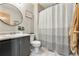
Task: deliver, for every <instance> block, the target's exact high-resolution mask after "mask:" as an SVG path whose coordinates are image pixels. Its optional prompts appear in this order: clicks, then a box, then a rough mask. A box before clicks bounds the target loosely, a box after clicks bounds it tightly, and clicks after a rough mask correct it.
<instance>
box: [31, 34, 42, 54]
mask: <svg viewBox="0 0 79 59" xmlns="http://www.w3.org/2000/svg"><path fill="white" fill-rule="evenodd" d="M34 36H35V35H34V34H31V36H30V43H31V45H32V46H33V47H34V52H35V53H39V47H40V46H41V42H40V41H38V40H34Z"/></svg>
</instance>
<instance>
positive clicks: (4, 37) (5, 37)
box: [0, 34, 30, 41]
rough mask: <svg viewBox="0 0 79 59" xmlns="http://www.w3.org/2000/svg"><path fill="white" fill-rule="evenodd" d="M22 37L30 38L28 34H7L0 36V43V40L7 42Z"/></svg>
mask: <svg viewBox="0 0 79 59" xmlns="http://www.w3.org/2000/svg"><path fill="white" fill-rule="evenodd" d="M24 36H30V34H7V35H0V41H1V40H8V39H13V38H19V37H24Z"/></svg>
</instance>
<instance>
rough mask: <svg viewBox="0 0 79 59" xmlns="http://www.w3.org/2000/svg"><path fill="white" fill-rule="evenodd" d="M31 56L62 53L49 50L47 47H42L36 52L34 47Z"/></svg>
mask: <svg viewBox="0 0 79 59" xmlns="http://www.w3.org/2000/svg"><path fill="white" fill-rule="evenodd" d="M30 56H61V55H59V54H57V53H54V52H51V51H48V50H47V49H46V48H44V47H42V48H40V51H39V53H35V52H34V50H33V49H32V52H31V55H30Z"/></svg>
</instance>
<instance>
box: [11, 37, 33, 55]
mask: <svg viewBox="0 0 79 59" xmlns="http://www.w3.org/2000/svg"><path fill="white" fill-rule="evenodd" d="M30 53H31V51H30V36H25V37H19V38H14V39H12V56H29V55H30Z"/></svg>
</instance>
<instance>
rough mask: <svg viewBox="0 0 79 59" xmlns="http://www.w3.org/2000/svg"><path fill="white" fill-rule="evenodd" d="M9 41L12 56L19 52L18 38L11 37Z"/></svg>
mask: <svg viewBox="0 0 79 59" xmlns="http://www.w3.org/2000/svg"><path fill="white" fill-rule="evenodd" d="M11 42H12V56H19V52H20V49H19V48H20V43H19V42H20V41H19V39H17V38H15V39H12V40H11Z"/></svg>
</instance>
